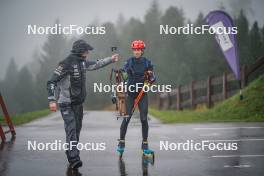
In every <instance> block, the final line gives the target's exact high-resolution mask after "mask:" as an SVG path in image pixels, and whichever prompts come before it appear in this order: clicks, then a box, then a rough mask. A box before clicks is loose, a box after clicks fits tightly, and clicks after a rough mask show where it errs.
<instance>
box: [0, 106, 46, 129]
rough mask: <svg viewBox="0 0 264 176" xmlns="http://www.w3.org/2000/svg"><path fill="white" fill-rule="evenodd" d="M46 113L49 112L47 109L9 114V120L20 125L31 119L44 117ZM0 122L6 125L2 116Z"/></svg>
mask: <svg viewBox="0 0 264 176" xmlns="http://www.w3.org/2000/svg"><path fill="white" fill-rule="evenodd" d="M48 114H50V111H49V110H48V109H43V110H38V111H33V112H26V113H21V114H17V115H14V116H11V120H12V122H13V124H14V125H21V124H24V123H27V122H30V121H32V120H35V119H39V118H41V117H45V116H47V115H48ZM0 124H1V125H6V122H5V120H4V118H3V117H0Z"/></svg>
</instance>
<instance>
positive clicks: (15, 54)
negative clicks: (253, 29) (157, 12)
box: [0, 0, 264, 79]
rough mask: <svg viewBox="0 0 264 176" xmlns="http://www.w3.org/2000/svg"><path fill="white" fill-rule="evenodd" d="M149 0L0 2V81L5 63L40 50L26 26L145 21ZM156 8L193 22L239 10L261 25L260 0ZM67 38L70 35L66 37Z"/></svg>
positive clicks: (208, 0) (192, 1)
mask: <svg viewBox="0 0 264 176" xmlns="http://www.w3.org/2000/svg"><path fill="white" fill-rule="evenodd" d="M151 2H152V0H144V1H142V0H133V1H130V0H113V1H109V0H96V1H92V0H76V1H70V0H45V1H44V0H43V1H36V0H23V1H21V0H0V22H1V25H0V39H1V47H0V53H1V57H0V79H2V78H3V77H4V76H5V71H6V67H7V64H8V63H9V61H10V59H11V58H14V59H15V61H16V63H17V64H18V66H19V67H21V66H23V65H25V64H28V63H31V62H32V60H33V53H34V50H36V49H41V47H42V45H43V43H44V42H45V40H46V39H47V36H45V35H27V33H26V30H27V25H28V24H33V25H34V24H37V25H44V26H45V25H47V26H52V25H53V24H54V22H55V20H56V19H59V20H60V23H61V24H63V25H67V24H77V25H80V26H85V25H87V24H90V23H92V22H93V21H99V22H101V23H103V22H106V21H110V22H116V21H117V19H118V17H119V15H120V14H122V15H123V16H124V17H125V19H126V20H127V19H129V18H130V17H136V18H139V19H141V20H144V15H145V14H146V10H147V9H148V8H149V7H150V4H151ZM157 2H158V4H159V7H160V9H161V10H162V11H164V10H165V9H166V8H168V7H169V6H177V7H178V8H182V9H183V10H184V13H185V14H184V15H185V17H186V18H188V19H191V20H194V19H195V18H196V17H197V15H198V13H199V12H203V13H204V14H207V13H208V12H209V11H211V10H214V9H219V8H222V7H225V9H226V10H227V11H228V12H229V13H230V14H231V15H232V16H237V15H238V12H239V11H240V9H241V8H243V9H244V10H245V13H246V15H247V17H248V19H249V21H250V23H252V22H253V21H254V20H256V21H258V22H259V25H260V27H262V26H263V24H264V21H263V20H264V19H263V9H262V8H263V7H264V1H262V0H252V1H249V0H230V1H224V0H215V1H212V0H160V1H157ZM69 37H70V36H69Z"/></svg>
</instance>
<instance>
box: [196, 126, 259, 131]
mask: <svg viewBox="0 0 264 176" xmlns="http://www.w3.org/2000/svg"><path fill="white" fill-rule="evenodd" d="M261 128H264V127H254V126H252V127H215V128H206V127H204V128H193V130H233V129H261Z"/></svg>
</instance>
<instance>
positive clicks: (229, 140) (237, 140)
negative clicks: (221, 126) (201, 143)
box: [205, 138, 264, 142]
mask: <svg viewBox="0 0 264 176" xmlns="http://www.w3.org/2000/svg"><path fill="white" fill-rule="evenodd" d="M205 141H215V142H226V141H228V142H240V141H264V139H258V138H256V139H254V138H252V139H250V138H249V139H208V140H205Z"/></svg>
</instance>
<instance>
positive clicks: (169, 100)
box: [167, 92, 172, 109]
mask: <svg viewBox="0 0 264 176" xmlns="http://www.w3.org/2000/svg"><path fill="white" fill-rule="evenodd" d="M171 104H172V101H171V95H170V92H168V107H167V109H170V108H171Z"/></svg>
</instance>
